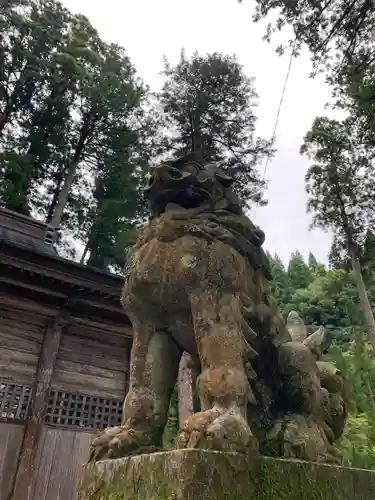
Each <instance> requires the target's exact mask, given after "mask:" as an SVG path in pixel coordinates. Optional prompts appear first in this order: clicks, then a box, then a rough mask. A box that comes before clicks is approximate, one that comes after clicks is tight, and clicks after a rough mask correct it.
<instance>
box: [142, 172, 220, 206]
mask: <svg viewBox="0 0 375 500" xmlns="http://www.w3.org/2000/svg"><path fill="white" fill-rule="evenodd" d="M145 194H146V198H147V199H148V201H149V205H150V210H151V212H152V213H153V214H154V215H161V214H162V213H164V212H165V211H166V208H167V206H168V205H169V204H174V205H178V206H180V207H183V208H186V209H190V208H197V207H199V206H200V205H201V204H202V203H207V202H208V201H209V200H210V198H211V197H210V193H209V192H208V191H207V190H206V189H204V188H203V187H202V186H201V185H200V184H199V183H198V182H197V180H196V177H195V176H194V175H192V174H190V173H189V172H183V171H180V170H178V169H176V168H173V167H169V166H162V167H159V168H158V169H155V170H154V173H153V175H152V176H151V178H150V181H149V186H148V188H147V189H146V191H145Z"/></svg>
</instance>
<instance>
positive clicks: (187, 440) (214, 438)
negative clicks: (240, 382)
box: [176, 409, 258, 453]
mask: <svg viewBox="0 0 375 500" xmlns="http://www.w3.org/2000/svg"><path fill="white" fill-rule="evenodd" d="M176 447H177V448H201V449H211V450H218V451H237V452H246V453H248V452H254V451H255V450H257V448H258V443H257V440H256V438H255V437H254V435H253V434H252V432H251V430H250V427H249V426H248V424H247V422H246V420H245V419H244V418H243V417H242V415H241V414H240V413H230V412H226V413H222V414H221V413H220V412H219V411H218V410H214V409H212V410H206V411H204V412H199V413H196V414H194V415H192V416H191V417H189V418H188V419H187V420H186V422H185V424H184V425H183V427H182V428H181V430H180V432H179V434H178V436H177V438H176Z"/></svg>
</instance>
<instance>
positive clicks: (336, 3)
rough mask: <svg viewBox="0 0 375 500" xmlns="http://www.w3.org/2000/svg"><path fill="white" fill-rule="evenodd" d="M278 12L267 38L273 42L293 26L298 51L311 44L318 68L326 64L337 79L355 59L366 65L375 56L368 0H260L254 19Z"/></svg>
mask: <svg viewBox="0 0 375 500" xmlns="http://www.w3.org/2000/svg"><path fill="white" fill-rule="evenodd" d="M274 11H276V12H275V13H276V14H277V17H276V21H275V22H273V23H269V25H268V28H267V32H266V34H265V36H264V38H265V39H266V40H268V41H269V40H270V39H271V38H272V35H273V34H274V33H275V32H276V31H280V30H282V29H283V28H284V27H285V26H287V25H289V26H291V27H292V29H293V32H294V36H295V39H296V41H297V43H296V45H295V46H294V48H295V51H296V53H299V51H300V48H301V46H302V45H305V46H307V47H308V49H309V50H310V52H311V56H312V61H313V65H314V69H315V70H317V69H319V68H321V67H322V65H324V66H325V67H326V68H328V69H329V70H330V73H331V77H333V78H337V77H340V76H341V75H342V74H343V73H345V71H346V70H347V67H348V65H350V64H351V63H352V61H353V59H360V61H361V66H362V67H363V66H366V64H368V63H369V61H371V60H372V58H373V51H374V40H373V38H372V37H371V36H370V33H371V32H372V30H373V29H374V27H375V14H374V9H373V6H372V4H371V2H368V1H367V0H355V1H352V2H348V1H347V0H333V1H327V0H314V1H308V2H306V1H305V0H293V1H290V0H256V10H255V14H254V16H253V20H254V21H256V22H257V21H260V20H261V19H264V18H265V17H267V16H268V15H269V14H270V13H272V14H273V13H274ZM292 43H293V40H290V42H289V44H290V45H291V44H292ZM285 48H286V47H285V46H283V45H281V46H279V47H278V48H277V51H278V52H279V53H280V54H282V53H283V52H284V50H285Z"/></svg>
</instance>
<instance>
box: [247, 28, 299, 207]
mask: <svg viewBox="0 0 375 500" xmlns="http://www.w3.org/2000/svg"><path fill="white" fill-rule="evenodd" d="M296 44H297V38H295V39H294V42H293V45H292V51H291V53H290V58H289V64H288V69H287V72H286V75H285V80H284V86H283V89H282V91H281V96H280V100H279V106H278V108H277V113H276V120H275V125H274V127H273V134H272V142H274V140H275V139H276V130H277V125H278V124H279V118H280V112H281V107H282V104H283V101H284V96H285V91H286V87H287V85H288V80H289V75H290V70H291V67H292V62H293V58H294V51H295V48H296ZM270 159H271V156H270V155H269V154H268V155H267V159H266V163H265V165H264V170H263V177H262V181H264V179H265V177H266V173H267V169H268V164H269V162H270ZM258 206H259V202H258V203H257V204H256V205H255V208H254V212H253V216H255V214H256V211H257V208H258Z"/></svg>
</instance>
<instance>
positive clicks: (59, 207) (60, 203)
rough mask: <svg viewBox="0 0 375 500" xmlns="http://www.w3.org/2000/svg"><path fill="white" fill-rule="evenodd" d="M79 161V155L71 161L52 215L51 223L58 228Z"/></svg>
mask: <svg viewBox="0 0 375 500" xmlns="http://www.w3.org/2000/svg"><path fill="white" fill-rule="evenodd" d="M78 163H79V157H77V156H76V157H75V158H74V159H73V160H72V161H71V163H70V165H69V167H68V170H67V172H66V177H65V179H64V184H63V186H62V188H61V191H60V193H59V196H58V199H57V203H56V208H55V210H54V213H53V216H52V218H51V221H50V225H51V226H52V227H55V228H58V227H59V225H60V223H61V219H62V216H63V213H64V210H65V207H66V205H67V203H68V197H69V193H70V190H71V188H72V184H73V180H74V175H75V173H76V170H77V167H78Z"/></svg>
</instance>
